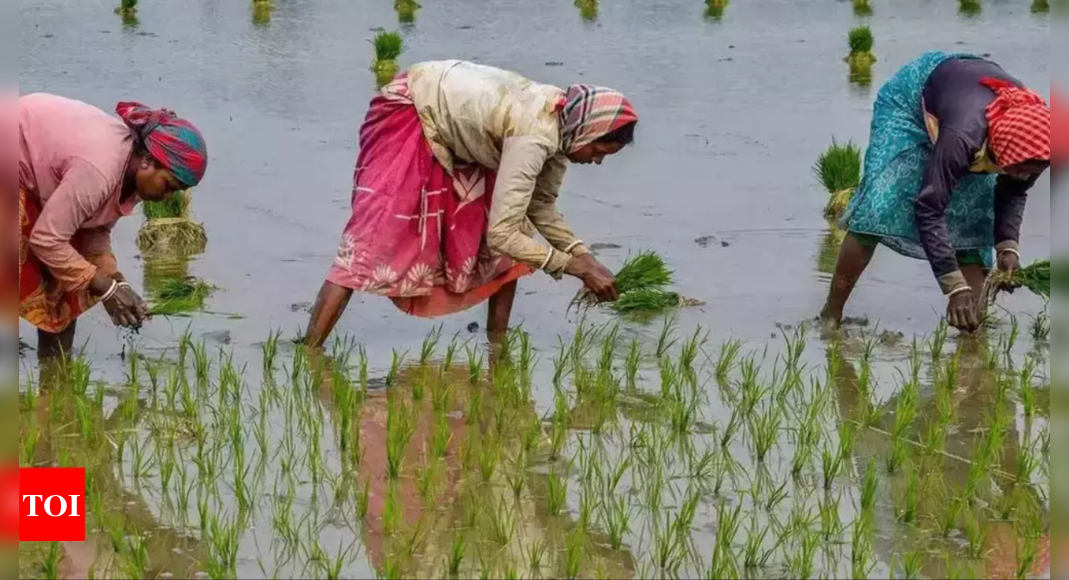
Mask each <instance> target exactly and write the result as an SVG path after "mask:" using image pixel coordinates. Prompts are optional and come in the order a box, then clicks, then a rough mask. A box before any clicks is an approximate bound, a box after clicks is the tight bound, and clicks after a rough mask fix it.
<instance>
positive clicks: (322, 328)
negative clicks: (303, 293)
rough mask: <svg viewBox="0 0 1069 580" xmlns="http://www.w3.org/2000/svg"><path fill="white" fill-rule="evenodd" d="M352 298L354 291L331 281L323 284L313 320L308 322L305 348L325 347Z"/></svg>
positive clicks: (314, 308)
mask: <svg viewBox="0 0 1069 580" xmlns="http://www.w3.org/2000/svg"><path fill="white" fill-rule="evenodd" d="M352 297H353V291H352V290H350V289H348V288H344V287H342V286H338V285H337V284H334V283H333V282H330V281H325V282H323V287H322V288H320V290H319V296H318V297H316V303H315V306H314V307H313V308H312V319H311V320H310V321H308V330H307V331H305V333H304V344H305V346H309V347H311V348H321V347H322V346H323V343H324V342H326V341H327V337H328V336H330V333H331V332H333V331H334V326H335V325H337V324H338V319H339V318H341V315H342V313H343V312H345V308H346V307H347V306H348V305H349V299H350V298H352Z"/></svg>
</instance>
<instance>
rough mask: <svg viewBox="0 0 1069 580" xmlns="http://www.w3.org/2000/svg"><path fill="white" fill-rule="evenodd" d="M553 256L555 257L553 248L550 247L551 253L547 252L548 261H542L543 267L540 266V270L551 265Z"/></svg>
mask: <svg viewBox="0 0 1069 580" xmlns="http://www.w3.org/2000/svg"><path fill="white" fill-rule="evenodd" d="M551 258H553V248H550V249H549V253H548V254H546V261H545V262H542V267H541V268H539V270H545V269H546V266H548V265H549V260H550V259H551Z"/></svg>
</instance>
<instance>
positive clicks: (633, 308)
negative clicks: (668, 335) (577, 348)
mask: <svg viewBox="0 0 1069 580" xmlns="http://www.w3.org/2000/svg"><path fill="white" fill-rule="evenodd" d="M671 285H672V271H671V270H670V269H669V268H668V265H667V264H665V262H664V259H663V258H661V257H660V256H659V255H657V254H656V253H655V252H649V251H647V252H641V253H639V254H637V255H635V256H632V257H630V258H628V259H627V261H626V262H624V265H623V267H622V268H620V271H619V272H618V273H617V274H616V288H617V290H619V292H620V299H619V300H618V301H617V302H616V303H614V304H613V305H612V309H613V310H614V311H616V312H618V313H621V314H627V313H634V312H657V311H660V310H664V309H666V308H676V307H680V306H696V305H699V304H700V302H698V301H696V300H692V299H689V298H684V297H682V296H680V295H679V294H677V293H675V292H671V291H670V290H668V288H669V287H670V286H671ZM597 304H598V297H597V296H595V295H594V293H593V292H591V291H590V290H589V289H586V288H584V289H582V290H580V291H579V293H578V294H576V296H575V299H574V300H572V304H571V306H575V307H577V308H579V309H583V308H590V307H592V306H596V305H597ZM571 306H569V308H568V309H569V310H571Z"/></svg>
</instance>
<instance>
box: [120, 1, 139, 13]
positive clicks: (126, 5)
mask: <svg viewBox="0 0 1069 580" xmlns="http://www.w3.org/2000/svg"><path fill="white" fill-rule="evenodd" d="M115 13H116V14H118V15H119V16H123V17H132V16H135V15H136V14H137V0H121V1H120V2H119V7H118V8H116V9H115Z"/></svg>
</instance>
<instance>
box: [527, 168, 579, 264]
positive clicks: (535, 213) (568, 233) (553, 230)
mask: <svg viewBox="0 0 1069 580" xmlns="http://www.w3.org/2000/svg"><path fill="white" fill-rule="evenodd" d="M567 171H568V166H567V165H566V164H565V162H564V160H563V159H562V158H561V157H560V156H554V157H552V158H550V159H549V160H548V161H547V162H546V165H545V167H544V168H543V169H542V173H541V175H539V176H538V181H537V182H536V183H535V190H534V196H533V197H532V198H531V206H530V207H529V208H528V209H527V217H528V218H530V219H531V223H533V224H534V226H535V227H536V228H538V233H540V234H542V237H544V238H545V239H546V241H548V242H549V243H550V244H552V245H553V247H554V248H555V249H556V250H557V251H559V252H564V253H565V254H567V255H570V256H582V255H584V254H589V253H590V250H588V249H587V247H586V246H585V245H583V244H582V242H581V241H580V240H579V238H578V237H576V235H575V232H573V231H572V228H571V226H569V225H568V222H567V221H565V219H564V216H563V215H561V213H560V210H559V209H557V198H558V195H559V193H560V188H561V185H562V184H563V183H564V174H565V173H567Z"/></svg>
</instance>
